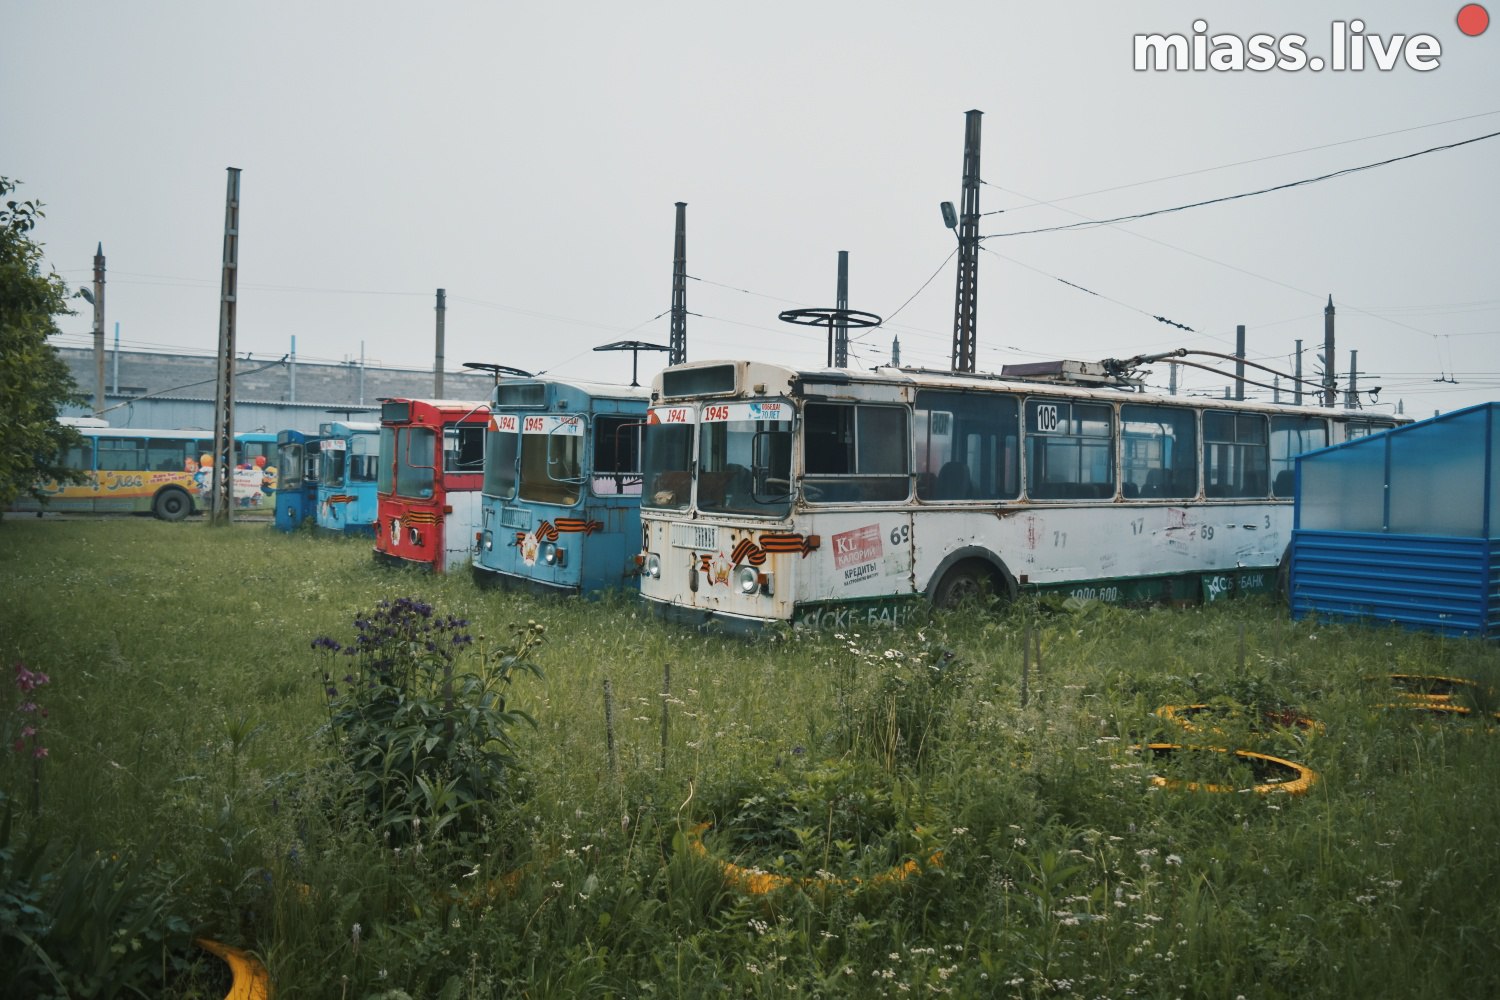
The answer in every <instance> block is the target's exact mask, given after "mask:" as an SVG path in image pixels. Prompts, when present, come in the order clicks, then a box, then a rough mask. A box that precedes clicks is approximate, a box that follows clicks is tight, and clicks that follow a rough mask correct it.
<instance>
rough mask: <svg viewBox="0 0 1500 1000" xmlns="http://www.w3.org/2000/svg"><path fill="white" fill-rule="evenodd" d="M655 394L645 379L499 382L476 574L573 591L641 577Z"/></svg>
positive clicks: (480, 578) (488, 437)
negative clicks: (646, 437) (644, 484)
mask: <svg viewBox="0 0 1500 1000" xmlns="http://www.w3.org/2000/svg"><path fill="white" fill-rule="evenodd" d="M649 401H650V392H649V390H647V389H645V388H642V387H640V386H629V387H626V386H614V385H600V384H593V383H585V382H563V381H559V380H556V379H542V378H524V379H522V378H516V379H511V378H507V379H505V380H504V381H502V382H500V383H499V384H498V385H496V386H495V392H494V398H493V402H492V403H491V406H490V422H489V429H488V431H487V432H486V433H485V452H484V488H483V493H482V496H481V497H480V530H479V531H478V532H477V533H476V536H475V541H476V542H477V544H476V545H475V547H474V579H475V581H476V582H478V583H479V584H480V585H482V586H483V585H501V586H509V587H520V588H525V589H532V590H537V591H542V592H550V593H569V594H580V593H581V594H591V593H597V592H600V591H603V590H607V589H610V588H613V587H634V586H635V581H636V577H637V575H638V571H639V567H638V565H637V561H636V555H637V553H638V552H639V551H640V540H641V515H640V506H641V473H640V468H641V437H642V429H643V427H644V425H645V420H646V406H647V403H648V402H649Z"/></svg>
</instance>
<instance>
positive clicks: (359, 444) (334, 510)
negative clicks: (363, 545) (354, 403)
mask: <svg viewBox="0 0 1500 1000" xmlns="http://www.w3.org/2000/svg"><path fill="white" fill-rule="evenodd" d="M318 430H319V434H320V435H321V438H322V442H321V445H320V450H319V472H318V527H320V528H323V529H325V530H327V531H337V532H340V533H342V534H346V535H373V534H375V509H376V502H377V500H376V496H375V480H376V478H377V475H378V473H379V460H380V425H379V424H377V423H374V422H373V421H360V420H330V421H327V422H325V423H323V424H320V425H319V426H318Z"/></svg>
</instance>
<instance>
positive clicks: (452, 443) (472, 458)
mask: <svg viewBox="0 0 1500 1000" xmlns="http://www.w3.org/2000/svg"><path fill="white" fill-rule="evenodd" d="M483 470H484V424H461V425H459V426H457V427H445V428H443V471H444V472H482V471H483Z"/></svg>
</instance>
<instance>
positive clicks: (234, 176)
mask: <svg viewBox="0 0 1500 1000" xmlns="http://www.w3.org/2000/svg"><path fill="white" fill-rule="evenodd" d="M228 170H229V189H228V191H227V192H226V194H225V197H224V274H223V279H222V281H221V283H220V288H219V378H218V383H217V385H216V387H215V390H214V469H213V477H212V482H213V488H212V490H211V491H210V493H209V512H208V523H209V524H211V525H219V524H231V523H233V521H234V515H233V513H232V511H233V509H234V335H235V314H236V305H237V302H238V297H239V292H238V289H239V261H240V171H239V168H238V167H229V168H228Z"/></svg>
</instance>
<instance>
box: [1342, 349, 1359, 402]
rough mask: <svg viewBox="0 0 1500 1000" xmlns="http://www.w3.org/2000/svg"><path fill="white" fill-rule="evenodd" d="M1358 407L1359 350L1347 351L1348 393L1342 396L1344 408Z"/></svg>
mask: <svg viewBox="0 0 1500 1000" xmlns="http://www.w3.org/2000/svg"><path fill="white" fill-rule="evenodd" d="M1358 408H1359V352H1358V351H1350V352H1349V393H1348V394H1347V395H1346V396H1345V397H1344V409H1346V410H1356V409H1358Z"/></svg>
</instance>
